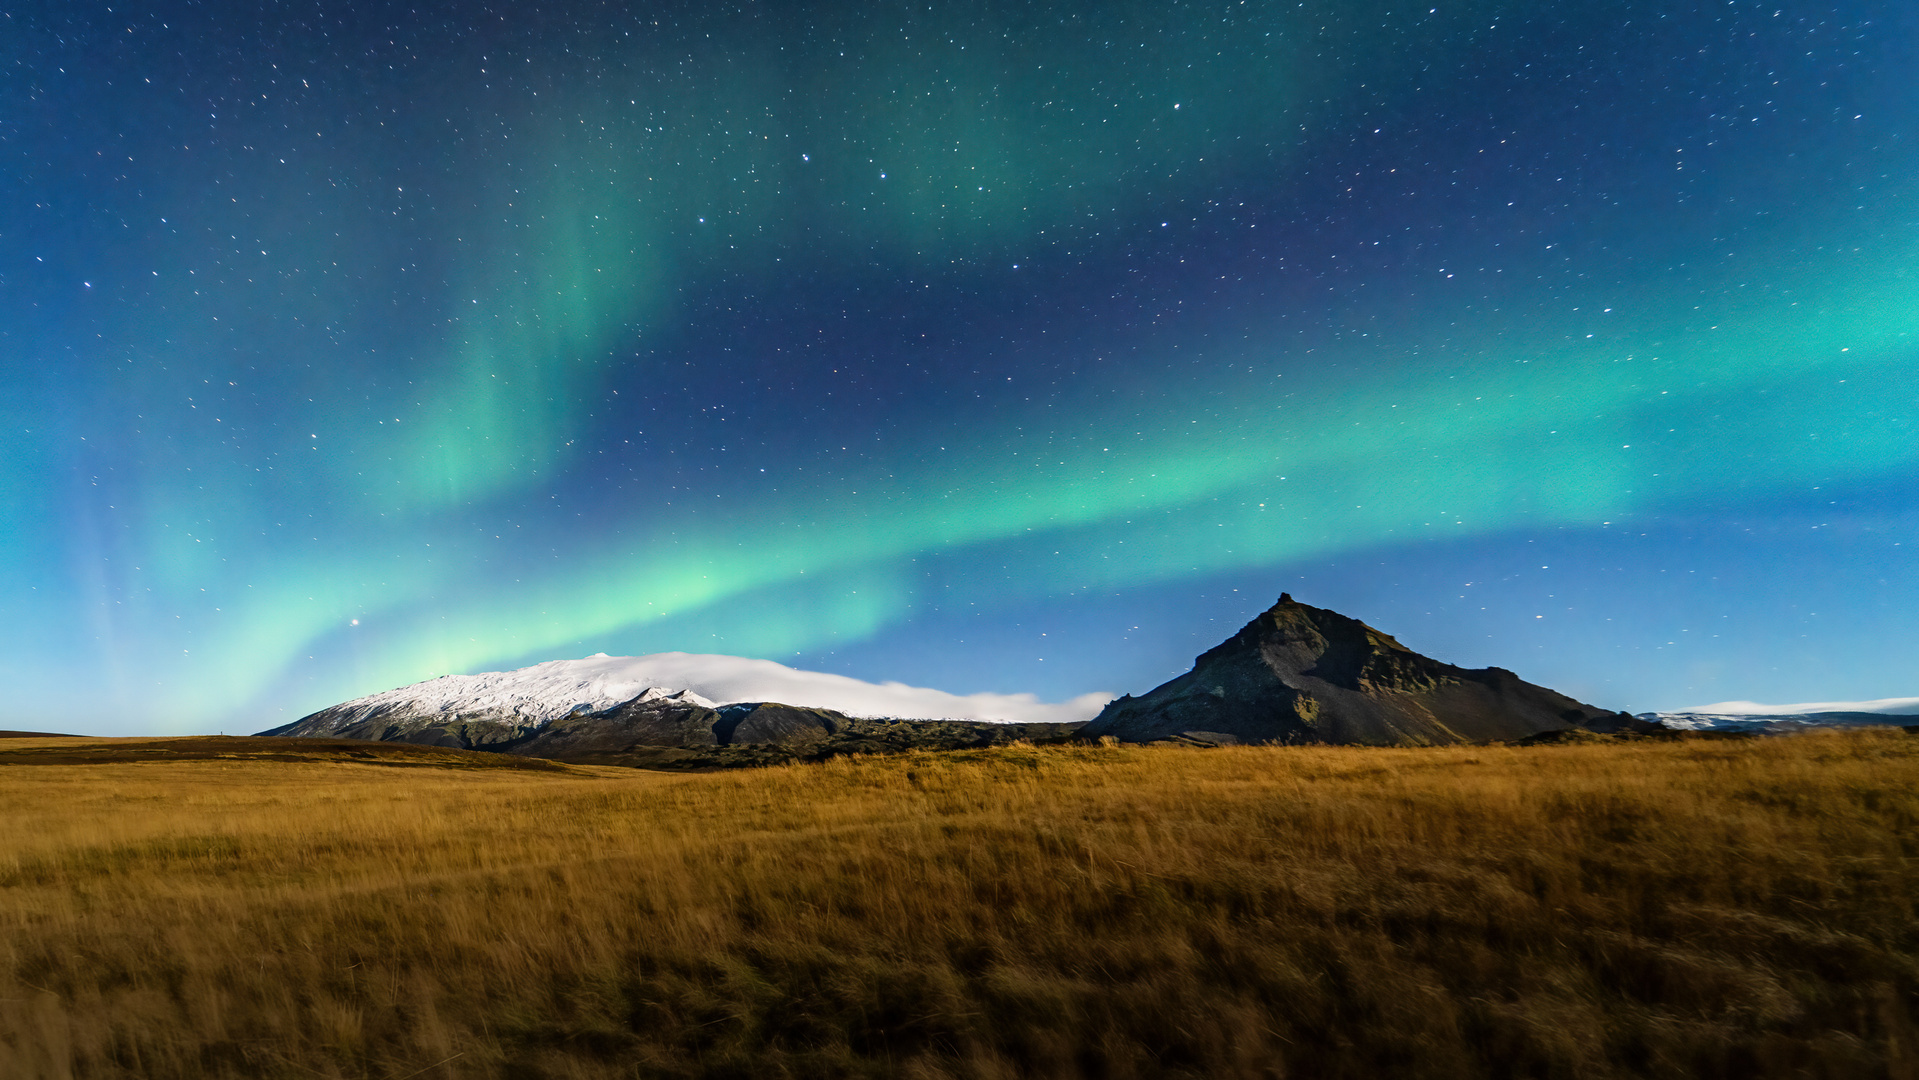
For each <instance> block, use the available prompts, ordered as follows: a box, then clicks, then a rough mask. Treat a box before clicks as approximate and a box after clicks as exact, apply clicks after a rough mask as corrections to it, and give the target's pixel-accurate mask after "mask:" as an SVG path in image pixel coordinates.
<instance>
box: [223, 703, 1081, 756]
mask: <svg viewBox="0 0 1919 1080" xmlns="http://www.w3.org/2000/svg"><path fill="white" fill-rule="evenodd" d="M341 708H343V707H342V706H336V707H335V708H334V709H328V710H322V711H320V712H317V713H314V714H313V715H311V716H307V717H303V718H301V719H299V720H296V721H294V722H293V723H291V724H287V725H285V726H283V727H278V728H274V729H272V730H270V731H263V732H261V733H260V734H261V735H276V736H313V735H325V736H327V737H331V738H345V739H370V740H375V741H380V742H404V743H412V744H414V745H418V746H442V747H456V748H459V749H463V750H491V751H497V752H502V753H508V754H520V755H525V756H529V757H541V758H551V759H553V760H557V761H574V762H598V763H605V764H657V765H669V766H677V767H701V766H708V765H712V766H723V765H730V764H765V763H769V762H773V761H785V760H812V759H816V758H822V757H829V756H831V755H833V754H836V753H883V752H893V751H903V750H913V749H932V750H958V749H972V748H978V747H984V746H993V745H999V744H1003V743H1008V742H1013V741H1015V740H1021V739H1024V740H1028V741H1034V742H1049V741H1058V740H1062V739H1066V738H1068V737H1070V736H1071V735H1072V734H1073V733H1074V732H1075V731H1077V730H1078V729H1079V728H1080V727H1081V725H1080V724H1046V723H1027V724H996V723H987V722H985V721H967V720H877V719H868V718H864V717H852V716H847V715H845V714H844V713H840V712H835V711H834V710H832V709H816V708H806V707H803V706H797V705H782V704H779V703H777V702H743V703H740V704H734V705H721V706H717V707H711V706H709V705H707V704H705V703H702V702H699V701H697V700H692V695H690V694H666V695H663V694H661V693H660V692H659V691H657V690H650V691H648V692H646V693H644V694H641V695H640V696H638V697H636V698H634V699H632V700H631V701H626V702H623V703H621V704H619V705H615V706H613V707H612V708H610V709H601V710H598V711H589V710H586V709H579V710H575V711H574V712H571V713H569V714H567V715H566V716H563V717H561V718H559V719H557V720H553V721H549V722H544V723H542V722H536V721H529V720H525V719H521V718H516V717H513V716H511V715H505V714H501V713H498V712H485V713H475V714H471V715H466V714H459V713H455V714H452V715H450V716H449V715H443V714H434V715H421V714H418V713H414V712H409V711H407V710H405V709H396V710H393V711H386V712H378V713H375V714H373V715H368V714H367V713H366V712H364V711H363V712H360V713H355V714H353V715H352V716H351V717H346V716H345V715H344V714H341V713H340V712H339V710H340V709H341ZM343 718H344V719H345V720H346V722H344V723H342V722H341V721H342V719H343Z"/></svg>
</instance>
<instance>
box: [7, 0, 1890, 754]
mask: <svg viewBox="0 0 1919 1080" xmlns="http://www.w3.org/2000/svg"><path fill="white" fill-rule="evenodd" d="M5 4H6V0H0V509H3V510H4V515H3V516H0V604H3V605H4V608H3V609H0V679H3V680H4V694H0V727H24V728H38V729H51V730H79V731H88V732H98V733H133V732H154V733H159V732H189V731H211V730H217V729H222V728H224V729H226V730H228V731H230V732H231V731H239V730H258V729H260V728H264V727H267V726H269V725H272V724H278V723H283V722H285V721H287V720H290V719H292V718H294V717H297V716H299V715H301V714H303V713H305V712H308V711H311V710H313V709H317V708H320V707H322V706H325V705H328V704H331V703H333V702H336V701H339V700H342V699H345V698H349V697H354V696H358V695H361V694H366V693H370V692H373V691H376V690H382V689H386V688H388V687H391V686H396V685H400V684H404V683H409V682H413V681H416V680H419V679H424V678H428V677H431V676H435V675H440V674H446V673H451V672H470V671H481V670H497V669H502V668H509V667H517V666H522V665H525V664H529V663H533V662H536V661H541V660H549V659H556V658H562V657H577V656H583V655H586V654H589V653H594V652H602V651H603V652H607V653H612V654H614V655H621V654H642V653H650V652H659V651H667V650H685V651H689V652H711V653H731V654H737V655H743V656H754V657H763V658H768V659H775V660H779V661H781V662H782V663H786V664H790V665H793V666H795V667H801V668H810V669H816V670H822V671H832V672H839V673H844V674H848V675H853V676H856V677H859V678H863V679H870V680H876V681H877V680H883V679H899V680H902V681H905V682H909V683H913V684H916V685H926V686H934V687H938V688H940V689H943V690H948V691H952V692H954V693H961V694H966V693H975V692H981V691H993V692H1009V693H1010V692H1022V691H1031V692H1034V693H1037V694H1039V695H1040V696H1041V697H1042V698H1044V699H1046V700H1062V699H1065V698H1069V697H1072V696H1074V695H1077V694H1081V693H1086V692H1089V691H1110V692H1113V693H1119V692H1123V691H1131V692H1134V693H1138V692H1142V691H1144V690H1146V689H1148V688H1150V687H1152V686H1154V685H1156V684H1157V683H1159V682H1161V681H1162V680H1164V679H1166V678H1168V677H1171V676H1172V675H1174V674H1177V673H1178V672H1180V671H1183V670H1185V669H1186V667H1187V666H1188V665H1189V664H1190V663H1191V660H1192V657H1193V655H1194V654H1196V653H1197V652H1199V651H1201V650H1203V649H1205V648H1207V647H1210V646H1211V645H1213V644H1215V643H1216V642H1217V641H1218V640H1220V639H1221V638H1223V637H1224V636H1226V635H1227V634H1229V633H1230V632H1232V631H1233V630H1235V629H1237V628H1238V626H1239V625H1240V624H1241V623H1242V622H1244V621H1245V620H1246V619H1248V618H1250V617H1251V616H1252V615H1254V614H1256V613H1257V612H1259V611H1261V610H1263V609H1264V608H1265V607H1267V606H1268V605H1270V604H1271V603H1272V602H1273V600H1274V598H1275V597H1276V596H1277V595H1278V593H1279V592H1280V591H1281V590H1282V589H1285V590H1288V591H1290V592H1292V593H1293V594H1294V595H1295V596H1296V597H1297V598H1298V599H1300V600H1302V601H1304V602H1307V603H1311V604H1316V605H1319V606H1323V607H1332V608H1335V609H1337V610H1340V611H1343V612H1345V613H1347V614H1351V615H1353V616H1356V617H1359V618H1362V619H1365V620H1366V621H1368V622H1370V623H1372V624H1374V625H1375V626H1378V627H1380V628H1382V629H1384V630H1386V631H1388V632H1390V633H1394V634H1395V635H1397V636H1398V637H1399V639H1400V640H1401V641H1402V642H1404V643H1405V644H1407V645H1408V646H1410V647H1412V648H1415V649H1418V650H1420V651H1422V652H1425V653H1428V654H1429V655H1433V656H1435V657H1438V658H1440V659H1443V660H1448V661H1451V662H1454V663H1460V664H1465V665H1468V666H1483V665H1488V664H1497V665H1499V666H1502V667H1508V668H1511V669H1513V670H1516V671H1517V672H1518V673H1519V674H1520V675H1521V676H1522V677H1524V678H1527V679H1530V680H1532V681H1535V682H1539V683H1543V684H1545V685H1549V686H1552V687H1555V688H1557V689H1560V690H1563V691H1565V692H1567V693H1570V694H1573V695H1574V696H1576V697H1580V698H1582V699H1584V700H1588V701H1592V702H1594V703H1596V704H1600V705H1604V706H1607V707H1612V708H1622V709H1629V710H1633V711H1640V710H1646V709H1657V708H1671V707H1680V706H1687V705H1697V704H1701V703H1705V702H1712V701H1719V700H1725V699H1732V698H1744V699H1751V700H1758V701H1803V700H1846V699H1866V698H1875V697H1891V696H1897V695H1913V694H1919V662H1915V660H1914V657H1915V656H1919V604H1916V603H1915V598H1916V597H1919V560H1915V554H1919V552H1915V550H1914V549H1915V547H1916V546H1919V426H1916V425H1915V416H1916V415H1919V200H1916V199H1915V196H1916V195H1919V5H1914V4H1912V3H1910V2H1909V0H1883V2H1851V3H1837V4H1835V3H1830V2H1826V3H1793V2H1787V0H1767V2H1766V3H1763V4H1758V3H1750V2H1747V0H1737V2H1733V3H1697V4H1693V3H1674V2H1664V3H1652V2H1603V0H1601V2H1578V3H1574V2H1551V3H1541V2H1538V0H1527V2H1518V0H1513V2H1472V3H1450V2H1449V3H1444V4H1442V6H1438V7H1433V6H1432V4H1431V3H1430V2H1425V3H1420V4H1405V3H1381V2H1374V0H1338V2H1333V0H1312V2H1309V3H1257V2H1247V3H1239V2H1226V0H1214V2H1210V3H1197V4H1195V3H1170V2H1160V0H1156V2H1153V3H1136V4H1132V3H1100V4H1077V3H1048V4H1022V3H986V4H969V5H956V4H947V3H939V4H930V5H929V4H924V3H920V4H866V5H859V4H845V3H837V4H835V3H812V4H808V3H782V4H747V5H737V4H685V5H674V4H664V3H661V4H639V3H633V4H618V3H604V2H576V3H569V2H566V0H552V2H546V3H542V4H537V5H535V4H484V3H474V2H461V3H431V2H422V3H412V4H386V3H378V2H372V0H368V2H360V3H354V4H345V3H338V2H334V3H313V2H305V0H298V2H284V3H271V2H262V3H245V4H241V3H159V4H153V5H126V4H119V5H115V6H113V7H109V6H106V5H103V4H98V3H87V2H73V0H61V2H53V0H45V2H29V3H13V4H12V5H11V6H5Z"/></svg>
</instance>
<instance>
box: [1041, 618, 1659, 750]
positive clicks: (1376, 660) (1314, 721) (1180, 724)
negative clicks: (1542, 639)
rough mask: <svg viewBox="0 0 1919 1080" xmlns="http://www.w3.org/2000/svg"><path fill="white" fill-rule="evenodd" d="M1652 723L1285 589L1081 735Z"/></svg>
mask: <svg viewBox="0 0 1919 1080" xmlns="http://www.w3.org/2000/svg"><path fill="white" fill-rule="evenodd" d="M1569 728H1584V729H1586V730H1590V731H1595V732H1599V733H1604V734H1610V733H1616V732H1621V731H1655V730H1659V725H1658V724H1656V723H1650V722H1647V721H1644V720H1639V719H1637V718H1635V717H1633V716H1630V715H1628V714H1626V713H1623V712H1614V711H1612V710H1608V709H1601V708H1598V707H1597V706H1593V705H1588V704H1585V703H1584V702H1580V701H1575V700H1574V699H1572V698H1570V697H1567V696H1566V695H1564V694H1561V693H1559V692H1558V691H1555V690H1550V689H1548V688H1546V687H1543V686H1537V685H1534V684H1532V683H1529V682H1526V681H1525V680H1523V679H1521V678H1519V676H1517V675H1515V674H1514V673H1512V672H1511V671H1508V670H1506V669H1504V668H1497V667H1489V668H1477V669H1474V668H1462V667H1458V666H1456V665H1453V664H1448V663H1445V662H1443V661H1439V660H1434V659H1432V658H1430V657H1427V656H1422V655H1421V654H1419V653H1416V652H1414V651H1412V650H1411V649H1408V648H1407V647H1406V646H1404V645H1402V644H1400V643H1399V641H1398V640H1397V639H1395V638H1394V637H1393V636H1392V635H1391V634H1388V633H1385V632H1384V631H1381V630H1378V629H1376V628H1374V627H1372V626H1369V625H1367V624H1366V623H1364V622H1361V621H1360V620H1358V619H1354V618H1351V617H1350V616H1346V615H1342V614H1340V613H1339V612H1336V611H1332V610H1330V609H1327V608H1318V607H1313V606H1311V605H1308V604H1302V603H1300V602H1298V601H1296V600H1294V599H1293V598H1292V595H1291V594H1290V593H1281V594H1280V597H1279V601H1278V602H1277V603H1275V604H1274V605H1273V606H1272V607H1271V608H1269V609H1267V610H1266V611H1265V612H1263V613H1261V614H1260V615H1259V616H1257V617H1255V618H1254V619H1253V620H1252V621H1250V622H1248V623H1247V624H1246V625H1245V626H1244V627H1242V628H1240V630H1239V632H1238V633H1236V634H1234V635H1233V636H1232V637H1229V638H1227V639H1226V640H1225V641H1222V642H1220V643H1219V644H1218V645H1216V646H1214V647H1213V648H1211V649H1208V650H1207V651H1205V652H1203V653H1201V654H1200V655H1199V656H1198V657H1196V658H1194V661H1193V668H1192V670H1190V671H1188V672H1187V673H1186V674H1184V675H1181V676H1179V677H1178V678H1175V679H1172V680H1170V681H1168V682H1166V683H1163V684H1161V685H1160V686H1158V687H1156V688H1155V689H1153V690H1151V691H1149V692H1147V693H1146V694H1144V695H1142V696H1140V697H1133V696H1132V695H1130V694H1128V695H1125V696H1122V697H1120V698H1118V699H1115V700H1114V701H1113V702H1111V703H1110V704H1108V705H1107V706H1106V708H1105V709H1103V710H1102V711H1101V712H1100V714H1099V715H1098V716H1096V717H1094V718H1093V721H1092V722H1091V723H1089V724H1088V725H1086V727H1084V728H1082V729H1080V733H1079V737H1080V738H1083V739H1097V738H1100V737H1103V736H1113V737H1116V738H1119V739H1121V740H1123V741H1128V742H1157V741H1174V742H1189V743H1198V744H1220V743H1248V742H1250V743H1333V744H1361V745H1382V746H1427V745H1445V744H1455V743H1483V742H1517V741H1520V740H1522V739H1526V738H1530V737H1532V736H1536V735H1540V734H1542V733H1546V732H1551V731H1559V730H1565V729H1569Z"/></svg>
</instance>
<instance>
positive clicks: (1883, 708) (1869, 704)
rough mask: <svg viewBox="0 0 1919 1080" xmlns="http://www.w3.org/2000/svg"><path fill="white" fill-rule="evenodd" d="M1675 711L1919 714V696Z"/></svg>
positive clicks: (1736, 703)
mask: <svg viewBox="0 0 1919 1080" xmlns="http://www.w3.org/2000/svg"><path fill="white" fill-rule="evenodd" d="M1673 711H1674V712H1682V713H1717V714H1719V715H1721V716H1804V715H1806V714H1808V713H1822V712H1856V713H1889V714H1892V715H1898V716H1903V715H1908V714H1910V715H1919V697H1895V698H1879V699H1878V700H1876V701H1807V702H1801V703H1800V704H1798V705H1761V704H1759V703H1758V702H1756V701H1721V702H1718V703H1717V704H1713V705H1699V706H1695V707H1693V708H1690V709H1675V710H1673Z"/></svg>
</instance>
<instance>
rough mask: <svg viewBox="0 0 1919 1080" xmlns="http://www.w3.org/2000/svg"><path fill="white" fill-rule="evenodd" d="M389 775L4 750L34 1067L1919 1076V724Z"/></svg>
mask: <svg viewBox="0 0 1919 1080" xmlns="http://www.w3.org/2000/svg"><path fill="white" fill-rule="evenodd" d="M367 745H368V744H360V745H359V746H358V747H355V746H352V745H348V746H344V747H343V746H340V745H335V744H331V743H326V742H323V741H319V740H315V741H312V742H311V743H308V742H305V741H294V740H249V739H198V740H79V739H57V738H18V739H9V740H5V741H4V742H0V814H3V815H4V820H5V821H6V822H7V828H6V829H5V830H4V833H0V1076H5V1077H9V1078H19V1080H36V1078H42V1077H48V1078H53V1077H58V1078H66V1077H85V1078H92V1077H123V1076H124V1077H136V1076H137V1077H166V1078H175V1077H179V1078H188V1077H194V1078H198V1077H316V1076H317V1077H333V1078H342V1080H345V1078H382V1080H408V1078H413V1077H502V1078H506V1077H512V1078H528V1077H580V1078H589V1077H634V1076H640V1077H677V1076H741V1077H746V1076H755V1077H761V1076H821V1077H827V1076H835V1077H837V1076H920V1077H941V1076H953V1077H960V1076H965V1077H1014V1076H1021V1077H1026V1076H1037V1077H1078V1076H1100V1077H1149V1076H1215V1077H1218V1076H1226V1077H1230V1076H1299V1077H1379V1076H1392V1077H1504V1076H1511V1077H1521V1076H1526V1077H1532V1076H1538V1077H1626V1076H1660V1077H1665V1076H1671V1077H1680V1076H1714V1077H1763V1076H1780V1077H1786V1076H1793V1077H1852V1076H1882V1077H1888V1078H1902V1077H1910V1076H1912V1075H1913V1072H1914V1065H1915V1061H1916V1060H1919V1058H1916V1057H1915V1041H1914V1040H1915V1036H1916V1033H1915V1025H1914V1018H1915V1013H1916V1011H1919V1010H1916V1009H1915V1005H1916V1004H1919V917H1915V914H1916V913H1915V910H1914V903H1915V898H1916V897H1919V860H1915V855H1919V738H1913V737H1911V736H1908V735H1906V734H1905V733H1903V732H1901V731H1899V730H1897V729H1893V730H1882V731H1864V732H1833V733H1819V734H1810V735H1803V736H1795V737H1791V738H1777V739H1753V740H1736V741H1704V740H1695V739H1685V740H1676V741H1643V742H1640V741H1629V742H1610V741H1595V742H1590V743H1586V742H1581V743H1572V744H1566V745H1554V746H1535V747H1524V748H1521V747H1506V746H1489V747H1462V748H1437V749H1435V748H1424V749H1362V748H1313V747H1297V748H1268V747H1222V748H1216V749H1204V750H1202V749H1178V748H1156V747H1131V746H1095V745H1081V746H1043V747H1031V746H1023V745H1013V746H1006V747H997V748H992V749H986V750H978V751H957V752H947V753H930V752H929V753H909V754H901V755H889V756H875V757H860V758H838V759H834V760H831V761H828V762H826V763H823V764H811V765H786V766H779V767H773V768H765V769H752V770H739V771H730V772H716V773H701V774H676V773H660V772H648V771H642V770H635V769H621V768H612V767H604V766H562V765H550V764H546V763H539V764H534V765H530V766H529V765H527V764H525V763H522V762H516V761H515V760H514V759H509V758H504V757H501V756H498V755H494V756H489V755H481V754H469V753H465V752H460V751H429V750H424V749H422V748H410V749H387V750H378V749H367ZM356 754H357V755H359V756H356Z"/></svg>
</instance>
